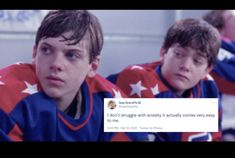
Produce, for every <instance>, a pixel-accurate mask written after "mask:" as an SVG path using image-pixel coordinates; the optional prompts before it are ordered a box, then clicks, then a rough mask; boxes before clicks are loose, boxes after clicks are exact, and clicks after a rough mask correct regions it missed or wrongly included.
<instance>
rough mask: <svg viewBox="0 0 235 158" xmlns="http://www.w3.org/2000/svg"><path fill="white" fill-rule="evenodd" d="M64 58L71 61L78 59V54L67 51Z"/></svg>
mask: <svg viewBox="0 0 235 158" xmlns="http://www.w3.org/2000/svg"><path fill="white" fill-rule="evenodd" d="M65 56H66V58H67V59H69V60H71V61H73V60H76V59H78V58H79V54H78V53H77V52H75V51H69V52H67V53H66V54H65Z"/></svg>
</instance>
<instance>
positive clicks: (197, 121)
mask: <svg viewBox="0 0 235 158" xmlns="http://www.w3.org/2000/svg"><path fill="white" fill-rule="evenodd" d="M218 111H219V110H218V98H117V99H116V98H115V99H114V98H105V99H104V132H218V113H219V112H218Z"/></svg>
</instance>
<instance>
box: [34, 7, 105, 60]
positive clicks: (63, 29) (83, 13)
mask: <svg viewBox="0 0 235 158" xmlns="http://www.w3.org/2000/svg"><path fill="white" fill-rule="evenodd" d="M70 31H72V34H71V36H70V37H69V38H65V37H64V36H62V37H63V38H64V40H65V41H74V42H73V43H70V45H75V44H77V43H79V42H80V41H81V40H82V39H83V38H84V37H85V36H86V38H88V41H89V61H90V62H92V61H93V60H94V59H95V57H97V56H98V55H100V53H101V49H102V47H103V41H104V39H103V32H102V28H101V25H100V23H99V20H98V19H97V18H96V16H94V15H93V14H91V13H90V12H88V11H87V10H57V11H50V12H49V13H48V14H47V15H46V16H45V17H44V19H43V21H42V22H41V25H40V27H39V29H38V31H37V34H36V40H35V45H36V46H37V45H38V43H39V41H40V40H41V39H42V38H49V37H59V36H61V35H62V34H64V33H67V32H70Z"/></svg>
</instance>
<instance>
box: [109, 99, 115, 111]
mask: <svg viewBox="0 0 235 158" xmlns="http://www.w3.org/2000/svg"><path fill="white" fill-rule="evenodd" d="M116 106H117V104H116V103H115V101H113V100H110V101H109V102H108V108H109V109H115V108H116Z"/></svg>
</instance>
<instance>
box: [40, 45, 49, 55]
mask: <svg viewBox="0 0 235 158" xmlns="http://www.w3.org/2000/svg"><path fill="white" fill-rule="evenodd" d="M40 51H41V52H42V53H43V54H45V55H49V54H51V53H52V51H51V49H50V48H49V47H44V46H43V47H41V48H40Z"/></svg>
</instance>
